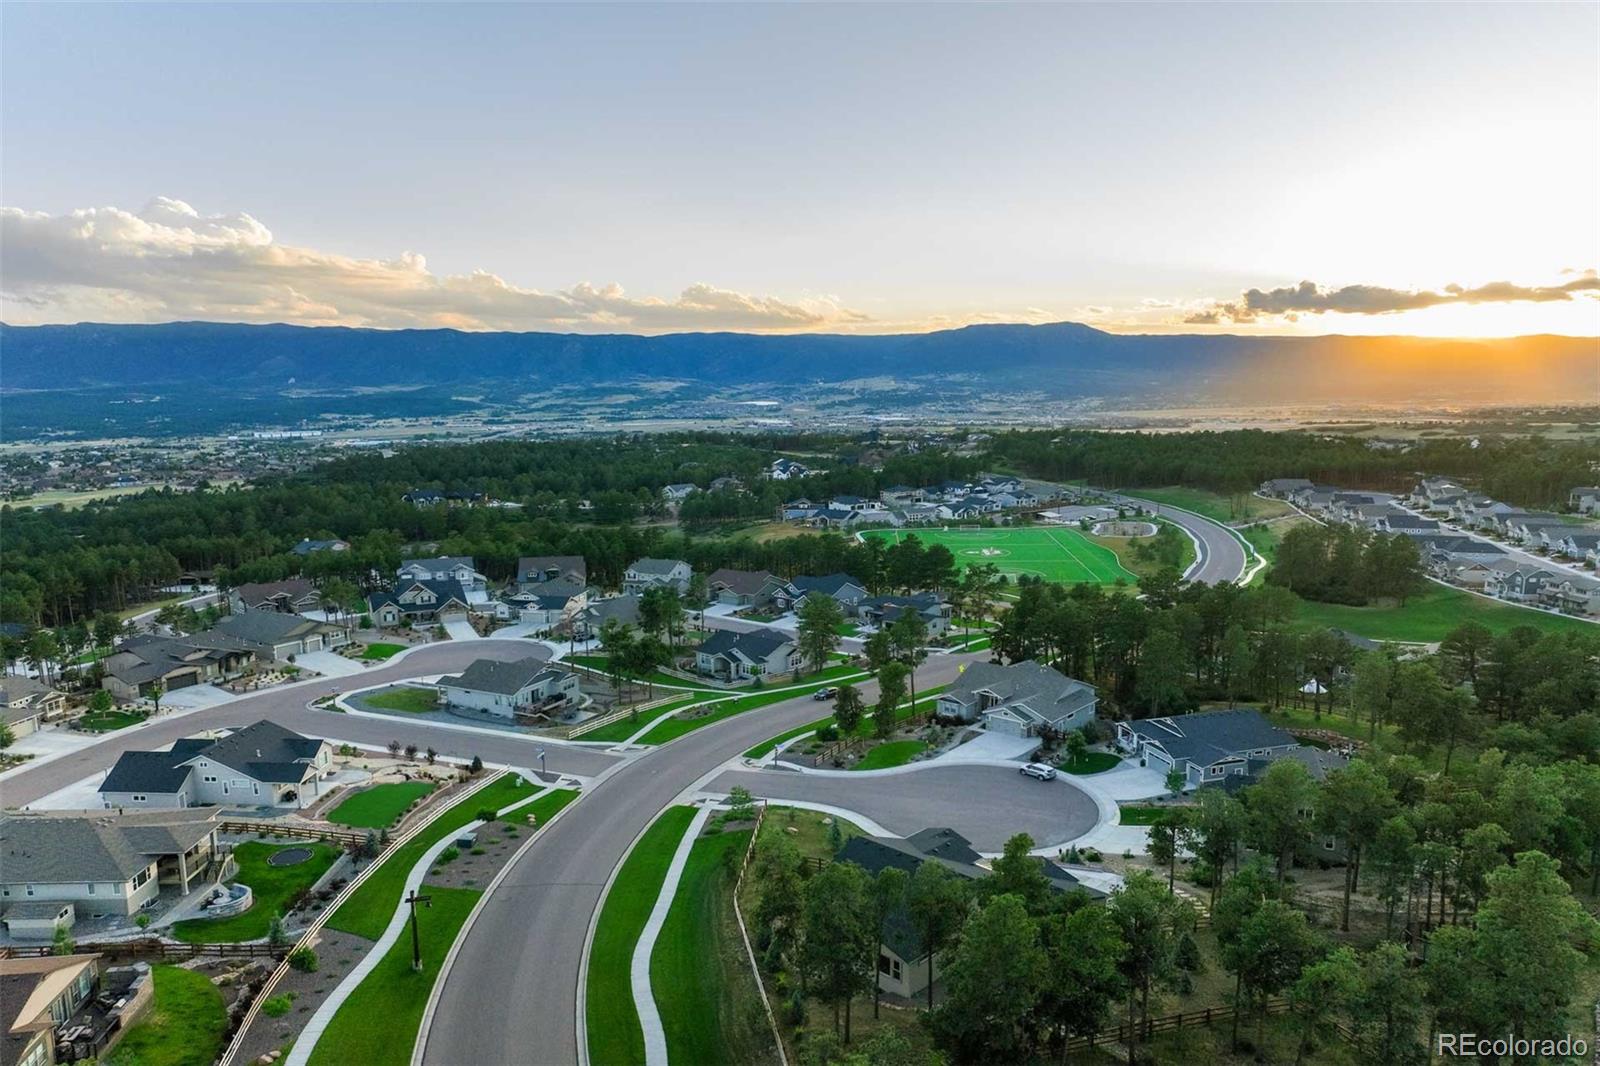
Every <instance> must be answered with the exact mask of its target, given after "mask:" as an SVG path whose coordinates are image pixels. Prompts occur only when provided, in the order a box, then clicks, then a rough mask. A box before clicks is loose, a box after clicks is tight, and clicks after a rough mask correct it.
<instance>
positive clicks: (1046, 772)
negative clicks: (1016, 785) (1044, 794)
mask: <svg viewBox="0 0 1600 1066" xmlns="http://www.w3.org/2000/svg"><path fill="white" fill-rule="evenodd" d="M1017 772H1018V773H1021V774H1026V775H1027V776H1028V777H1037V778H1038V779H1039V780H1040V781H1054V780H1055V779H1056V768H1055V767H1054V766H1046V765H1045V764H1044V763H1042V762H1030V763H1027V764H1026V765H1024V766H1019V767H1018V768H1017Z"/></svg>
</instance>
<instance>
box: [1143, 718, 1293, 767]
mask: <svg viewBox="0 0 1600 1066" xmlns="http://www.w3.org/2000/svg"><path fill="white" fill-rule="evenodd" d="M1127 725H1128V727H1129V728H1130V729H1132V730H1133V731H1134V732H1135V733H1137V734H1138V735H1139V736H1141V737H1144V738H1146V739H1148V740H1151V741H1154V742H1155V743H1157V744H1159V745H1161V747H1162V748H1163V749H1165V750H1166V751H1167V752H1168V753H1169V754H1171V755H1172V756H1173V757H1174V758H1178V759H1187V760H1188V761H1190V762H1193V763H1196V764H1198V765H1201V766H1207V765H1210V764H1211V763H1213V762H1216V761H1217V760H1218V759H1220V758H1223V757H1224V756H1227V755H1239V754H1242V753H1244V752H1248V751H1252V750H1255V749H1257V748H1275V747H1280V746H1282V745H1285V744H1298V743H1299V742H1298V741H1297V740H1295V738H1294V736H1293V735H1292V734H1290V733H1288V732H1285V731H1284V730H1282V729H1279V728H1278V727H1277V726H1275V725H1273V724H1272V723H1271V722H1268V721H1267V720H1266V719H1265V718H1263V717H1262V716H1261V712H1260V711H1253V710H1234V711H1201V712H1199V713H1197V714H1182V715H1177V716H1175V717H1172V718H1144V719H1139V720H1135V721H1132V722H1128V723H1127Z"/></svg>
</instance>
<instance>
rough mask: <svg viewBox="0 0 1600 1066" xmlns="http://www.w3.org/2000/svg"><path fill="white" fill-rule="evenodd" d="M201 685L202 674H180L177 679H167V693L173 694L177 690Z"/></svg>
mask: <svg viewBox="0 0 1600 1066" xmlns="http://www.w3.org/2000/svg"><path fill="white" fill-rule="evenodd" d="M199 683H200V674H199V673H198V672H196V673H192V674H179V675H177V676H176V677H169V678H167V691H168V692H171V691H172V690H173V689H175V688H188V687H189V686H190V685H197V684H199Z"/></svg>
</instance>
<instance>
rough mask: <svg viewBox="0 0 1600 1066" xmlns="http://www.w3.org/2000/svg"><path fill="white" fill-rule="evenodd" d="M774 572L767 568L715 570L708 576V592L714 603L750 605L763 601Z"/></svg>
mask: <svg viewBox="0 0 1600 1066" xmlns="http://www.w3.org/2000/svg"><path fill="white" fill-rule="evenodd" d="M771 580H772V574H771V572H769V571H766V570H731V569H729V568H727V567H723V568H722V569H720V570H713V571H712V572H711V576H710V577H708V578H706V592H707V593H709V594H710V596H711V599H712V601H713V602H714V603H723V604H730V605H733V606H736V607H749V606H752V605H754V604H757V603H760V602H761V597H762V593H763V592H764V591H766V589H767V583H768V582H769V581H771Z"/></svg>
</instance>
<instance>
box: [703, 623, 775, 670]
mask: <svg viewBox="0 0 1600 1066" xmlns="http://www.w3.org/2000/svg"><path fill="white" fill-rule="evenodd" d="M694 665H695V669H696V670H698V671H700V672H701V673H702V674H705V675H706V676H708V677H715V678H718V679H720V680H723V681H742V680H745V679H747V678H753V677H765V676H768V675H772V674H789V673H793V672H794V671H795V669H796V668H797V667H798V666H799V665H800V649H799V646H798V645H797V644H796V643H795V640H794V638H793V637H791V636H789V635H788V634H787V633H781V632H779V631H778V630H776V629H765V628H763V629H752V630H748V631H745V632H734V631H733V630H731V629H719V630H717V631H716V632H715V633H713V634H711V635H710V636H709V637H707V638H706V640H705V643H703V644H701V645H700V647H698V648H696V649H695V653H694Z"/></svg>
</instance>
